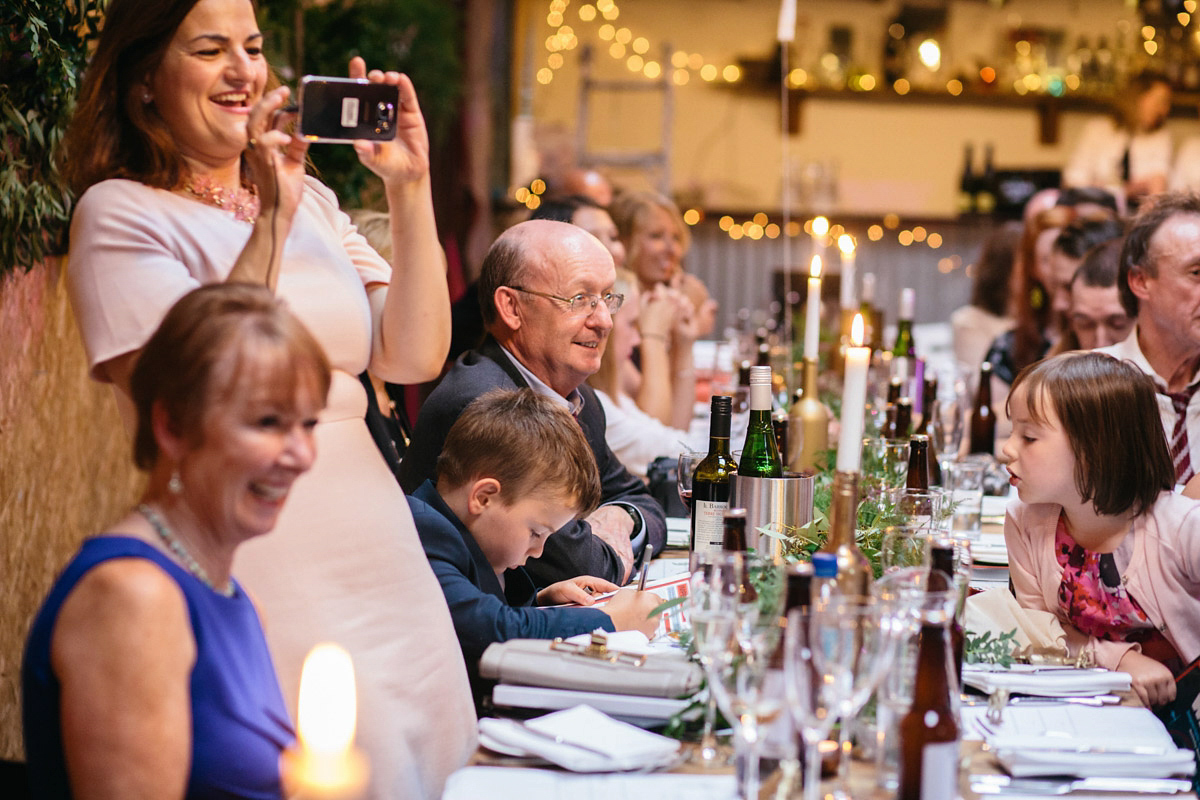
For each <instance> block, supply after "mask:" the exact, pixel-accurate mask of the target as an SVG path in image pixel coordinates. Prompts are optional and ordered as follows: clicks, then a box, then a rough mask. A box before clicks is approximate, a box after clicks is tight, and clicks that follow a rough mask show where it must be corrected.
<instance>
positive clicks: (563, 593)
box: [537, 575, 621, 606]
mask: <svg viewBox="0 0 1200 800" xmlns="http://www.w3.org/2000/svg"><path fill="white" fill-rule="evenodd" d="M620 588H621V587H620V586H617V585H616V584H615V583H609V582H608V581H606V580H604V578H597V577H596V576H594V575H580V576H579V577H578V578H571V579H570V580H565V581H559V582H558V583H552V584H550V585H549V586H547V587H546V588H545V589H542V590H541V591H540V592H538V598H537V599H538V605H547V606H551V605H561V604H563V603H575V604H577V605H581V606H590V605H591V604H592V603H594V602H596V595H600V594H605V593H607V592H615V591H616V590H617V589H620Z"/></svg>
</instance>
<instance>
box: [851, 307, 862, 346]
mask: <svg viewBox="0 0 1200 800" xmlns="http://www.w3.org/2000/svg"><path fill="white" fill-rule="evenodd" d="M850 343H851V344H853V345H854V346H855V347H862V343H863V318H862V314H855V315H854V322H853V323H851V325H850Z"/></svg>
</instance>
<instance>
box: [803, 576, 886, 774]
mask: <svg viewBox="0 0 1200 800" xmlns="http://www.w3.org/2000/svg"><path fill="white" fill-rule="evenodd" d="M816 615H817V616H816V624H817V626H818V627H819V629H820V631H821V640H822V642H823V643H824V645H823V647H822V651H823V652H828V653H830V656H829V657H830V658H831V659H833V660H835V661H836V662H837V663H841V664H845V665H846V669H845V670H844V671H843V672H842V673H841V674H840V678H841V680H840V681H835V682H834V683H833V687H834V689H835V694H836V700H837V711H838V716H839V717H840V718H841V720H842V726H841V730H840V732H839V736H838V752H839V753H841V758H840V759H839V760H838V775H837V783H838V787H837V789H836V790H835V792H834V794H835V796H840V797H849V796H850V794H849V790H848V789H847V781H848V779H849V777H850V759H849V758H848V757H847V756H846V752H847V747H846V743H847V742H848V741H849V738H850V722H851V720H853V719H854V718H855V717H856V716H857V715H858V712H859V711H861V710H862V707H863V706H864V705H865V704H866V702H867V699H868V698H869V697H870V696H871V694H872V693H873V692H874V691H875V689H876V687H877V686H878V685H879V682H880V681H881V680H882V679H883V676H884V674H885V673H886V672H887V670H888V669H889V667H890V666H891V664H892V658H893V656H894V655H895V647H896V643H897V642H898V641H899V638H900V636H899V634H900V631H901V630H902V627H901V622H900V621H899V620H897V618H896V616H895V615H894V614H893V613H892V612H891V607H890V606H889V605H887V604H885V603H884V602H883V601H881V600H877V599H875V598H873V597H834V598H832V599H830V600H829V601H828V602H827V603H824V604H822V605H819V606H818V607H817V609H816Z"/></svg>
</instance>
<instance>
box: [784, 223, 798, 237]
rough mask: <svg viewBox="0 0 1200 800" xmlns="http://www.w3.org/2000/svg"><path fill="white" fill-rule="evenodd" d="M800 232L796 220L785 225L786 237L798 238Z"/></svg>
mask: <svg viewBox="0 0 1200 800" xmlns="http://www.w3.org/2000/svg"><path fill="white" fill-rule="evenodd" d="M800 230H801V228H800V223H799V222H798V221H797V220H792V221H791V222H789V223H788V224H787V231H786V232H787V235H788V236H799V235H800Z"/></svg>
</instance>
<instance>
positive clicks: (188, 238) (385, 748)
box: [66, 0, 475, 798]
mask: <svg viewBox="0 0 1200 800" xmlns="http://www.w3.org/2000/svg"><path fill="white" fill-rule="evenodd" d="M262 44H263V37H262V33H261V31H260V30H259V27H258V23H257V21H256V19H255V13H254V6H253V4H252V3H251V2H250V0H169V1H168V2H162V3H156V4H154V5H153V7H149V6H146V5H145V4H144V3H139V2H134V0H113V2H112V3H111V4H110V5H109V7H108V12H107V17H106V20H105V23H104V28H103V31H102V33H101V36H100V40H99V43H98V45H97V48H96V51H95V55H94V56H93V58H92V61H91V64H90V66H89V68H88V70H87V73H86V74H85V77H84V79H83V84H82V87H81V91H80V97H79V102H78V105H77V107H76V112H75V118H74V120H73V122H72V124H71V127H70V129H69V131H68V134H67V140H66V148H67V154H68V155H67V162H66V163H67V165H68V176H69V179H70V182H71V186H72V188H73V189H74V190H75V192H76V193H77V194H78V195H80V197H79V201H78V204H77V206H76V208H75V213H74V217H73V220H72V227H71V234H70V236H71V248H70V258H71V269H70V271H69V274H68V279H69V282H70V287H69V288H70V293H71V301H72V305H73V307H74V310H75V315H76V318H77V319H78V322H79V327H80V332H81V334H82V337H83V341H84V345H85V347H86V349H87V354H88V359H89V362H90V364H91V369H92V375H93V377H95V378H97V379H99V380H103V381H108V382H111V383H113V384H114V385H115V388H116V391H117V396H118V402H119V403H120V404H122V405H124V406H125V408H126V412H127V416H126V418H127V419H129V417H130V415H129V414H128V408H129V404H128V399H127V398H128V397H129V374H130V371H131V369H132V366H133V364H134V363H135V362H136V360H137V358H138V355H139V354H140V352H141V349H142V347H143V346H144V344H145V342H146V340H147V338H149V334H150V332H151V331H153V330H154V329H155V328H156V327H157V325H158V323H159V322H160V320H161V319H162V316H163V315H164V313H165V312H166V309H167V308H168V307H169V306H170V305H171V303H173V302H174V301H175V300H176V299H177V298H179V297H180V296H182V295H183V294H185V293H186V292H188V291H189V290H191V289H193V288H195V287H196V286H198V285H202V284H210V283H222V282H228V281H244V282H250V283H256V284H259V285H265V286H266V287H267V288H269V289H271V290H273V291H277V293H278V294H279V296H280V297H282V298H284V299H285V300H286V301H287V303H288V305H289V307H290V308H291V309H292V310H293V312H294V313H295V314H296V315H297V317H299V318H300V319H301V321H303V322H304V324H305V325H307V326H308V328H309V330H310V331H312V333H313V335H314V336H315V337H316V339H317V341H318V342H320V343H321V345H322V347H323V348H324V349H325V352H326V354H327V355H328V357H329V359H330V361H331V362H332V364H333V369H334V371H333V378H332V388H331V391H330V394H329V402H328V407H327V408H326V410H325V412H324V413H323V414H322V415H321V421H320V424H319V425H318V426H317V429H316V431H315V436H316V438H317V440H318V441H319V442H320V449H321V453H322V455H321V457H320V458H319V459H317V461H316V463H315V464H314V466H313V469H312V471H311V472H310V473H309V474H307V475H306V476H305V477H304V478H302V479H301V480H300V481H299V482H298V483H297V484H296V487H295V491H294V492H293V493H292V500H291V503H289V505H288V507H287V509H286V510H285V511H284V512H283V513H282V514H281V515H280V517H279V524H278V526H277V535H275V536H273V537H270V538H267V539H260V540H256V541H254V542H252V543H250V544H249V545H247V546H246V547H244V548H242V549H241V550H240V551H239V553H238V561H237V570H238V574H239V576H240V577H241V579H242V580H243V581H245V583H246V586H247V587H248V588H249V589H250V590H251V591H252V592H253V593H254V595H255V598H256V599H257V601H258V602H259V603H260V604H261V606H262V608H263V611H264V613H265V615H266V616H267V617H268V618H269V619H270V621H271V623H270V626H269V627H268V643H269V644H270V647H271V654H272V656H273V658H274V661H275V665H276V669H277V671H278V675H279V681H280V685H281V687H282V688H283V695H284V697H285V699H286V700H287V701H288V702H289V704H290V703H294V702H295V698H296V697H297V695H298V687H299V676H300V668H301V664H302V661H303V658H304V655H305V654H306V653H307V652H308V651H309V650H310V649H311V648H312V647H313V645H315V644H317V643H319V642H323V641H336V642H338V643H339V644H341V645H342V646H344V647H345V648H346V649H347V650H348V651H349V652H350V654H351V657H352V658H353V660H354V664H355V667H356V670H357V673H358V691H359V699H360V703H359V717H358V720H359V736H358V738H359V741H360V743H361V744H362V746H363V747H364V749H365V750H366V751H367V754H368V757H369V758H370V760H371V765H372V769H371V776H372V784H371V787H370V795H369V796H371V797H400V796H403V797H415V798H420V797H437V796H439V795H440V794H441V791H442V785H443V783H444V781H445V778H446V777H447V776H448V775H449V774H450V773H451V772H452V771H453V770H454V769H456V768H457V767H459V766H461V765H462V764H463V763H465V761H466V759H467V757H468V756H469V754H470V753H471V752H472V751H473V750H474V742H475V714H474V709H473V707H472V704H471V698H470V693H469V688H468V684H467V678H466V672H465V670H464V669H462V668H461V665H460V664H459V660H458V657H457V651H458V644H457V642H456V640H455V636H454V630H453V626H452V624H451V620H450V615H449V612H448V611H447V609H446V606H445V603H444V602H443V601H442V599H441V596H440V592H439V591H438V586H437V581H436V580H435V579H434V576H433V573H432V571H431V570H430V568H429V565H428V563H427V562H426V560H425V558H424V556H423V552H422V550H421V546H420V542H419V541H418V539H417V535H416V531H415V529H414V527H413V523H412V516H411V514H410V512H409V509H408V504H407V502H406V501H405V499H404V496H403V494H402V493H401V491H400V489H399V487H398V486H397V484H396V481H395V479H394V478H393V476H392V475H391V474H390V472H389V471H388V469H387V467H386V466H385V464H384V463H383V461H382V459H380V458H379V456H378V454H377V451H376V449H375V445H374V444H373V442H372V440H371V437H370V435H369V433H368V431H367V427H366V424H365V423H364V421H363V415H364V412H365V409H366V402H367V401H366V396H365V395H366V393H365V390H364V388H363V386H362V384H360V383H359V381H358V379H357V377H356V376H358V375H359V374H360V373H362V372H363V370H365V369H367V368H368V367H369V368H370V369H371V371H372V372H374V373H375V374H376V375H378V376H379V377H380V378H382V379H383V380H385V381H391V382H395V383H419V382H421V381H424V380H427V379H430V378H433V377H435V376H436V375H437V374H438V372H439V371H440V370H441V368H442V364H443V361H444V358H445V355H446V348H447V345H448V343H449V337H450V325H449V314H450V310H449V300H448V292H447V285H446V274H445V267H444V261H443V257H442V252H441V249H440V246H439V243H438V239H437V232H436V230H435V226H434V218H433V203H432V199H431V192H430V178H429V155H428V153H429V145H428V137H427V134H426V130H425V123H424V119H423V117H422V115H421V111H420V108H419V106H418V103H417V96H416V92H415V90H414V88H413V86H412V83H411V82H410V81H409V80H408V79H407V78H406V77H404V76H401V75H400V74H398V73H394V72H392V73H387V74H385V73H383V72H379V71H372V72H371V73H370V74H369V75H368V73H367V71H366V65H365V64H364V63H363V61H362V59H359V58H355V59H353V60H352V61H351V65H350V74H351V76H352V77H358V78H362V77H366V78H368V79H369V80H371V81H374V82H386V83H389V84H392V85H394V86H396V87H397V91H398V92H399V100H400V102H399V109H398V112H397V119H396V128H397V135H396V138H395V139H394V140H392V141H388V142H373V143H372V142H363V141H360V142H356V143H355V144H354V145H353V147H354V149H355V152H356V153H357V155H358V158H359V160H360V161H361V162H362V163H363V164H364V165H365V166H367V167H368V168H369V169H370V170H371V171H373V172H375V173H376V174H377V175H379V176H380V177H381V178H382V179H383V188H384V194H385V196H386V198H387V204H388V213H389V216H390V223H391V224H390V229H391V237H392V245H393V246H392V252H393V257H394V258H393V263H392V264H389V263H388V262H387V261H385V260H384V259H383V258H382V257H380V256H379V254H378V253H376V252H375V251H374V250H373V249H372V248H371V247H370V246H369V245H368V244H367V243H366V241H365V240H364V239H363V238H362V236H360V235H359V234H358V233H357V232H355V230H354V227H353V226H352V225H351V223H350V221H349V219H348V218H347V217H346V215H345V214H343V213H342V212H341V211H340V210H339V209H338V204H337V199H336V198H335V197H334V195H333V193H332V192H331V191H330V190H329V189H327V188H326V187H325V186H323V185H322V184H321V183H320V182H319V181H317V180H315V179H313V178H309V177H307V176H306V175H305V165H304V159H305V153H306V147H307V145H306V143H305V142H304V141H302V140H301V139H299V138H297V137H294V136H292V135H289V134H288V133H286V132H285V131H284V130H283V127H284V126H285V125H286V124H287V123H288V122H289V121H290V119H289V117H288V115H286V114H282V113H280V112H281V109H282V108H283V106H284V105H285V104H286V103H287V101H288V90H287V89H286V88H284V87H280V88H276V89H272V88H271V87H272V86H273V85H274V84H275V80H274V78H273V76H272V73H271V70H270V68H269V66H268V64H267V63H266V60H265V59H264V57H263V53H262Z"/></svg>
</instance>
